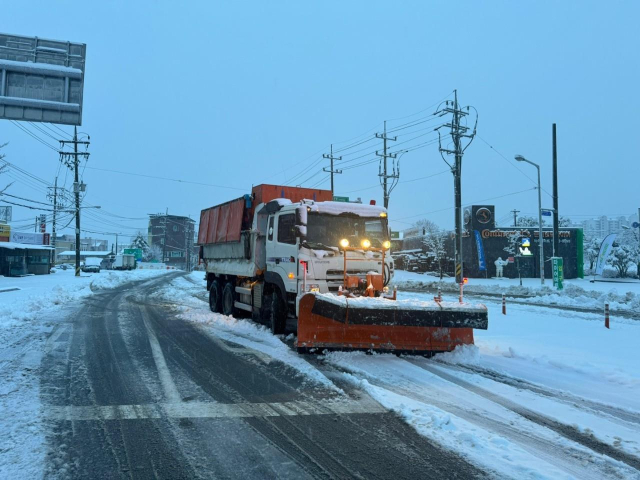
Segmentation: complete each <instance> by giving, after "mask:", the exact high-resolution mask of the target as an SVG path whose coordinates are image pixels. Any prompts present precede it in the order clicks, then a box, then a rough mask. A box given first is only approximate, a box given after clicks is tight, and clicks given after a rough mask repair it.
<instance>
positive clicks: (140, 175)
mask: <svg viewBox="0 0 640 480" xmlns="http://www.w3.org/2000/svg"><path fill="white" fill-rule="evenodd" d="M85 168H88V169H89V170H99V171H101V172H111V173H119V174H121V175H130V176H134V177H144V178H153V179H156V180H166V181H168V182H176V183H188V184H191V185H202V186H204V187H215V188H227V189H230V190H241V191H243V192H244V191H246V189H244V188H236V187H229V186H226V185H215V184H212V183H203V182H193V181H190V180H180V179H177V178H167V177H159V176H156V175H146V174H143V173H133V172H123V171H121V170H112V169H108V168H98V167H87V166H85Z"/></svg>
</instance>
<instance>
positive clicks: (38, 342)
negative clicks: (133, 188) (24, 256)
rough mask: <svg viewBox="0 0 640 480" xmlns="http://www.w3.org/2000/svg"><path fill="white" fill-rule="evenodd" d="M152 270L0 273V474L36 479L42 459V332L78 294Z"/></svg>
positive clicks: (53, 324)
mask: <svg viewBox="0 0 640 480" xmlns="http://www.w3.org/2000/svg"><path fill="white" fill-rule="evenodd" d="M164 273H166V270H165V271H158V270H147V271H145V270H134V271H128V272H127V271H124V272H115V271H109V272H106V271H103V272H101V273H97V274H84V273H83V274H82V276H81V277H79V278H78V277H75V275H74V271H73V270H58V271H57V272H56V273H54V274H51V275H34V276H28V277H18V278H15V277H11V278H7V277H0V412H2V415H0V431H2V436H1V437H0V478H17V477H20V478H38V477H40V476H42V471H43V462H44V458H45V453H46V451H45V445H44V436H43V431H42V423H41V417H40V411H41V407H40V401H39V399H40V385H39V377H38V369H39V368H40V360H41V358H42V356H43V352H44V351H45V349H46V348H49V347H50V346H51V345H49V343H50V342H48V341H47V337H48V336H49V335H50V334H51V332H52V331H53V330H54V329H55V327H56V326H57V325H58V323H59V322H60V321H61V320H62V319H63V318H64V316H65V313H68V311H69V309H70V308H71V307H72V306H73V304H74V302H75V301H77V300H78V299H81V298H84V297H87V296H89V295H91V294H92V293H94V292H97V291H100V290H103V289H106V288H113V287H116V286H118V285H122V284H124V283H127V282H130V281H134V280H144V279H147V278H151V277H154V276H157V275H161V274H164Z"/></svg>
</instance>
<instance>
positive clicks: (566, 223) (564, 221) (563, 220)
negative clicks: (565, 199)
mask: <svg viewBox="0 0 640 480" xmlns="http://www.w3.org/2000/svg"><path fill="white" fill-rule="evenodd" d="M542 224H543V225H544V221H543V222H542ZM572 224H573V222H572V221H571V219H570V218H569V217H563V216H562V215H560V218H559V219H558V226H559V227H570V226H571V225H572ZM536 225H537V224H536Z"/></svg>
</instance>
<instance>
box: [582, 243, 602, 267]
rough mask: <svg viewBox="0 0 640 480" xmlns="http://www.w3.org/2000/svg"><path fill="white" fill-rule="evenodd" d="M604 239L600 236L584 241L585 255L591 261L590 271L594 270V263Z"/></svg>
mask: <svg viewBox="0 0 640 480" xmlns="http://www.w3.org/2000/svg"><path fill="white" fill-rule="evenodd" d="M601 244H602V239H601V238H598V237H591V238H589V239H588V240H587V239H586V238H585V239H584V242H583V246H584V247H583V248H584V256H585V258H586V259H587V260H588V261H589V271H590V272H593V264H594V263H595V262H596V260H597V259H598V253H599V252H600V245H601Z"/></svg>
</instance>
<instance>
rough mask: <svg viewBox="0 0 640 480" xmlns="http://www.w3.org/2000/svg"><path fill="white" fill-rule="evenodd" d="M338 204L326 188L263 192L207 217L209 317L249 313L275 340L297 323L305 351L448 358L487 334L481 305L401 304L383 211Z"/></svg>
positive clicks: (256, 190)
mask: <svg viewBox="0 0 640 480" xmlns="http://www.w3.org/2000/svg"><path fill="white" fill-rule="evenodd" d="M331 200H332V194H331V191H328V190H315V189H307V188H294V187H280V186H275V185H258V186H256V187H253V189H252V193H251V195H245V196H244V197H241V198H236V199H234V200H231V201H229V202H226V203H223V204H220V205H217V206H214V207H211V208H208V209H205V210H203V211H202V212H201V216H200V231H199V234H198V244H199V245H200V257H201V259H202V260H203V261H204V264H205V269H206V281H207V289H208V290H209V307H210V308H211V310H212V311H213V312H217V313H223V314H225V315H232V314H234V313H236V312H239V311H246V312H248V313H250V314H251V316H252V317H253V319H254V320H257V321H261V322H264V323H267V324H268V325H269V326H270V327H271V330H272V332H273V333H282V332H283V331H284V328H285V324H286V320H287V317H288V316H291V317H294V318H295V319H296V321H297V334H298V335H297V345H296V346H297V348H298V350H299V351H306V350H308V349H325V348H339V349H367V350H368V349H376V350H387V351H411V352H432V351H448V350H452V349H453V348H455V346H456V345H459V344H469V343H473V328H482V329H486V328H487V309H486V307H485V306H484V305H469V304H465V305H464V306H462V305H460V306H458V305H457V304H447V305H445V304H444V303H442V304H441V303H438V305H435V304H434V305H433V308H431V307H425V306H424V305H419V304H415V303H413V304H409V303H406V302H397V301H396V296H395V292H394V294H393V295H389V293H388V288H387V285H388V283H389V282H390V280H391V278H392V276H393V268H394V265H393V260H392V259H391V256H390V255H389V248H390V246H391V242H390V240H389V228H388V222H387V212H386V210H385V209H384V208H382V207H379V206H376V205H375V204H372V205H363V204H361V203H349V202H334V201H331ZM373 297H377V298H373Z"/></svg>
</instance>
